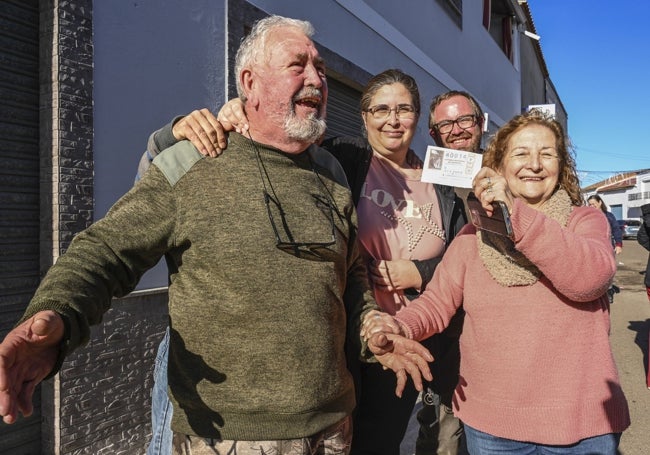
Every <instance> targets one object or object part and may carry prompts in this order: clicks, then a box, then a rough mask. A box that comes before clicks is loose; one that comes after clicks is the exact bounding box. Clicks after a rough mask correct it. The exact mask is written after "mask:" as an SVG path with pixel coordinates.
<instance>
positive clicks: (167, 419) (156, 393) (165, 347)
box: [147, 327, 174, 455]
mask: <svg viewBox="0 0 650 455" xmlns="http://www.w3.org/2000/svg"><path fill="white" fill-rule="evenodd" d="M168 356H169V327H167V330H166V331H165V336H164V337H163V339H162V341H161V342H160V345H159V346H158V353H157V354H156V362H155V365H154V369H153V379H154V382H153V389H152V390H151V441H150V442H149V447H147V455H171V453H172V437H173V432H172V428H171V423H172V414H173V412H174V408H173V407H172V403H171V401H169V396H168V395H167V357H168Z"/></svg>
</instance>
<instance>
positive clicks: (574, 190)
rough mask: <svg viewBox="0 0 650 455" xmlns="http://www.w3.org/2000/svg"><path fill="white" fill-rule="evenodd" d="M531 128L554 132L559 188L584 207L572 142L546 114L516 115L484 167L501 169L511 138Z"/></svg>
mask: <svg viewBox="0 0 650 455" xmlns="http://www.w3.org/2000/svg"><path fill="white" fill-rule="evenodd" d="M529 125H541V126H545V127H546V128H548V129H549V130H551V132H552V133H553V135H554V136H555V140H556V150H557V154H558V159H559V169H560V175H559V176H558V184H559V188H562V189H563V190H564V191H566V192H567V193H568V195H569V197H570V198H571V203H572V204H573V205H575V206H581V205H584V201H583V199H582V195H581V193H580V180H579V179H578V172H577V170H576V162H575V158H574V156H573V147H572V145H571V141H570V140H569V138H568V137H567V136H566V135H565V133H564V128H562V125H561V124H560V122H558V121H557V120H555V118H553V116H552V115H549V114H547V113H546V112H544V111H542V110H539V109H532V110H530V111H528V112H526V113H525V114H520V115H516V116H514V117H513V118H512V119H511V120H510V121H509V122H508V123H506V124H505V125H503V126H502V127H501V128H499V130H498V131H497V132H496V133H495V134H494V136H493V138H492V140H491V141H490V144H489V145H488V147H487V149H486V150H485V153H484V154H483V166H487V167H490V168H492V169H494V170H499V169H501V167H502V165H503V159H504V157H505V153H506V149H507V147H508V142H509V141H510V138H511V137H512V135H513V134H514V133H516V132H517V131H519V130H520V129H521V128H524V127H526V126H529Z"/></svg>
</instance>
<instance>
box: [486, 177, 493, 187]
mask: <svg viewBox="0 0 650 455" xmlns="http://www.w3.org/2000/svg"><path fill="white" fill-rule="evenodd" d="M487 179H488V188H490V187H491V186H492V180H491V179H490V177H488V178H487Z"/></svg>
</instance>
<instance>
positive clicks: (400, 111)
mask: <svg viewBox="0 0 650 455" xmlns="http://www.w3.org/2000/svg"><path fill="white" fill-rule="evenodd" d="M393 111H395V116H396V117H397V118H398V119H400V120H408V119H413V118H415V115H416V114H417V111H416V110H415V107H413V105H411V104H398V105H397V106H396V107H389V106H388V105H386V104H377V105H376V106H372V107H369V108H368V109H366V112H370V115H372V117H373V118H374V119H375V120H386V119H387V118H388V117H390V113H391V112H393Z"/></svg>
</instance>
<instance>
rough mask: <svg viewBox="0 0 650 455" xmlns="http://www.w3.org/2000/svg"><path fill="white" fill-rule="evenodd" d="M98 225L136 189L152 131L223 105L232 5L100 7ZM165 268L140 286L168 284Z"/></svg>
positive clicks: (122, 2) (117, 2) (178, 2)
mask: <svg viewBox="0 0 650 455" xmlns="http://www.w3.org/2000/svg"><path fill="white" fill-rule="evenodd" d="M93 7H94V11H93V26H94V36H93V41H94V43H93V44H94V50H95V62H94V63H95V78H94V93H93V94H94V100H95V105H94V117H95V123H94V131H95V137H94V143H95V147H94V158H95V219H99V218H101V217H102V216H103V215H104V214H105V213H106V212H107V211H108V209H109V208H110V206H111V205H112V204H113V203H114V202H115V201H116V200H117V199H118V198H119V197H120V196H121V195H122V194H124V193H126V192H127V191H128V190H129V188H131V186H132V185H133V178H134V176H135V172H136V167H137V163H138V160H139V159H140V156H141V154H142V153H143V152H144V150H145V148H146V144H147V138H148V136H149V133H150V132H152V131H153V130H155V129H157V128H159V127H161V126H163V125H164V124H166V123H167V122H169V121H170V120H171V119H172V117H173V116H175V115H177V114H182V113H187V112H190V111H191V110H193V109H195V108H198V107H206V106H207V107H213V108H214V107H215V106H220V105H221V104H223V102H224V99H225V96H224V91H225V87H226V76H225V74H224V66H225V65H224V63H225V51H224V41H225V30H226V29H225V25H224V24H225V11H226V8H225V5H224V2H220V1H210V0H193V1H191V2H187V1H184V0H167V1H164V2H161V1H160V0H138V1H137V2H134V1H129V0H111V1H100V2H94V5H93ZM166 282H167V280H166V273H165V268H164V267H163V266H158V267H157V269H156V270H155V271H152V272H149V273H148V274H147V275H145V277H144V278H143V280H142V281H141V283H140V285H139V288H150V287H157V286H164V285H165V284H166Z"/></svg>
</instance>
